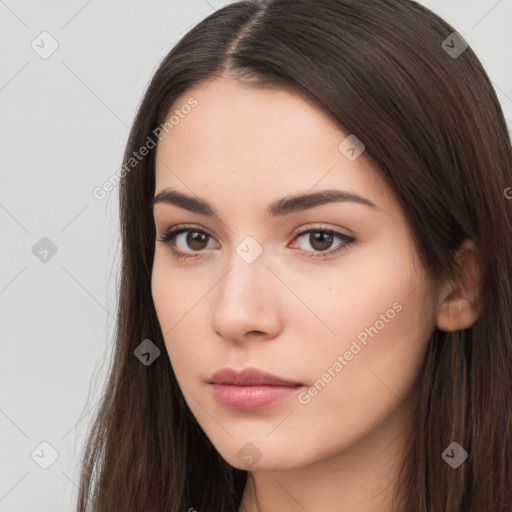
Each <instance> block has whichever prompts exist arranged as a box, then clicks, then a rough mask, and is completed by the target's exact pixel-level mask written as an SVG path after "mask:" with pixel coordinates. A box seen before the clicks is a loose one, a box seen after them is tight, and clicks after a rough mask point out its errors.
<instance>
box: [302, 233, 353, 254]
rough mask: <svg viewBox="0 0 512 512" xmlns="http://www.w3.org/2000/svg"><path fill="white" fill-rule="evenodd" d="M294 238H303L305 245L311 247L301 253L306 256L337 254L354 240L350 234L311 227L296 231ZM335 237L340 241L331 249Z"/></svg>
mask: <svg viewBox="0 0 512 512" xmlns="http://www.w3.org/2000/svg"><path fill="white" fill-rule="evenodd" d="M296 235H297V237H296V240H300V239H301V238H304V240H305V241H306V245H307V244H309V246H310V247H312V251H311V250H305V251H304V252H303V255H304V256H306V257H308V258H328V257H332V256H334V255H337V254H338V253H339V252H340V251H343V250H346V249H348V248H349V247H350V245H351V244H352V243H353V242H355V241H356V239H355V238H354V237H352V236H348V235H345V234H343V233H339V232H338V231H335V230H333V229H326V228H311V229H307V230H305V231H297V232H296ZM335 239H338V240H339V241H340V243H339V244H338V245H336V246H335V248H334V249H331V247H332V245H333V243H334V241H335Z"/></svg>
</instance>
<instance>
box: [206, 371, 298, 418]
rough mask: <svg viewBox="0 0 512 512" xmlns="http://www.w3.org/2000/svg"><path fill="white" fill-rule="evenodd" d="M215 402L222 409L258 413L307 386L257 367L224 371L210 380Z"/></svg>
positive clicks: (216, 373) (209, 383) (217, 373)
mask: <svg viewBox="0 0 512 512" xmlns="http://www.w3.org/2000/svg"><path fill="white" fill-rule="evenodd" d="M207 382H208V385H209V387H210V389H211V392H212V394H213V397H214V399H215V400H216V401H217V402H218V403H219V404H220V405H222V406H224V407H226V408H228V409H232V410H237V411H256V410H261V409H265V408H267V407H270V406H271V405H274V404H276V403H278V402H280V401H282V400H284V399H285V398H289V397H291V396H292V395H294V394H295V393H297V391H298V390H299V389H300V388H302V387H303V384H302V383H300V382H295V381H290V380H286V379H283V378H281V377H278V376H277V375H273V374H271V373H268V372H264V371H262V370H258V369H256V368H245V369H244V370H243V371H241V372H238V371H237V370H235V369H233V368H223V369H222V370H219V371H218V372H215V373H214V374H213V375H212V376H211V377H210V378H209V379H208V380H207Z"/></svg>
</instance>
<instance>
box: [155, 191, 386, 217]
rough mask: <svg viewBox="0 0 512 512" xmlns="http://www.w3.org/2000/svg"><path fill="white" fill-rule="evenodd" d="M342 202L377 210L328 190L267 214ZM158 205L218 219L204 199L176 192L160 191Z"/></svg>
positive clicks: (280, 203)
mask: <svg viewBox="0 0 512 512" xmlns="http://www.w3.org/2000/svg"><path fill="white" fill-rule="evenodd" d="M342 202H352V203H358V204H363V205H365V206H369V207H371V208H377V209H378V207H377V206H376V205H375V204H374V203H372V202H371V201H370V200H368V199H366V198H365V197H362V196H360V195H358V194H354V193H352V192H347V191H345V190H336V189H330V190H321V191H319V192H312V193H305V194H298V195H293V196H288V197H283V198H282V199H278V200H277V201H274V202H273V203H272V204H270V205H269V207H268V208H267V214H268V215H269V216H271V217H281V216H283V215H288V214H290V213H294V212H299V211H303V210H308V209H309V208H314V207H316V206H321V205H324V204H328V203H342ZM158 203H166V204H171V205H174V206H178V207H179V208H183V209H185V210H188V211H190V212H193V213H199V214H201V215H208V216H211V217H218V215H217V213H216V212H215V210H214V209H213V207H212V206H211V205H210V204H209V203H208V202H207V201H205V200H204V199H200V198H197V197H192V196H189V195H186V194H184V193H182V192H178V191H177V190H171V189H163V190H162V191H160V192H159V193H158V194H156V195H155V197H154V198H153V200H152V202H151V206H152V207H154V206H155V205H156V204H158Z"/></svg>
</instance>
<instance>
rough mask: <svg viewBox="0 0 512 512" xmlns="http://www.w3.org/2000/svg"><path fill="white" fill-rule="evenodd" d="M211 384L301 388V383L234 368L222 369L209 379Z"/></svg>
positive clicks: (253, 369) (268, 374) (266, 373)
mask: <svg viewBox="0 0 512 512" xmlns="http://www.w3.org/2000/svg"><path fill="white" fill-rule="evenodd" d="M208 383H209V384H231V385H235V386H258V385H267V386H300V385H301V383H300V382H293V381H290V380H285V379H282V378H280V377H278V376H277V375H273V374H271V373H268V372H264V371H262V370H258V369H257V368H252V367H251V368H244V369H243V370H242V371H240V372H239V371H237V370H235V369H234V368H222V369H220V370H218V371H216V372H215V373H214V374H213V375H211V377H210V378H209V379H208Z"/></svg>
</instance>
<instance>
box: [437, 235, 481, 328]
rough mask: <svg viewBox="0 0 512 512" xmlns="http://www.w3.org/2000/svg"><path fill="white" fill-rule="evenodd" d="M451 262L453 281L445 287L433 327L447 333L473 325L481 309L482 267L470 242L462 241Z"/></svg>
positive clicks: (472, 243) (479, 257)
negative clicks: (454, 263)
mask: <svg viewBox="0 0 512 512" xmlns="http://www.w3.org/2000/svg"><path fill="white" fill-rule="evenodd" d="M455 262H456V276H455V282H449V283H447V284H445V287H444V288H443V291H442V293H441V296H440V297H439V302H438V309H437V327H438V329H440V330H442V331H448V332H450V331H459V330H462V329H467V328H468V327H470V326H471V325H473V324H474V323H475V321H476V320H477V318H478V316H479V315H480V313H481V311H482V306H483V304H482V284H483V264H482V258H481V254H480V252H479V250H478V248H477V246H476V244H475V243H474V242H473V241H472V240H470V239H468V240H466V241H465V242H464V243H463V244H462V245H461V246H460V247H459V249H458V250H457V254H456V256H455Z"/></svg>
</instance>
